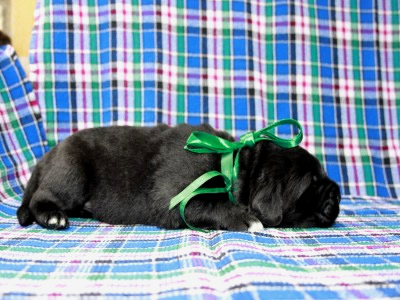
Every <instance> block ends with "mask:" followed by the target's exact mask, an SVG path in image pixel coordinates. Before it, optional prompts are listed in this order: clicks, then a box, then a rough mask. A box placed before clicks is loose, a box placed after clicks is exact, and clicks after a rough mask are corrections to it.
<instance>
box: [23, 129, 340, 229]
mask: <svg viewBox="0 0 400 300" xmlns="http://www.w3.org/2000/svg"><path fill="white" fill-rule="evenodd" d="M192 131H205V132H209V133H211V134H214V135H216V136H219V137H222V138H225V139H228V140H231V141H233V140H234V139H233V138H232V137H231V136H230V135H228V134H227V133H225V132H221V131H216V130H214V129H213V128H212V127H210V126H209V125H201V126H190V125H179V126H177V127H173V128H169V127H168V126H166V125H159V126H157V127H152V128H138V127H108V128H95V129H87V130H82V131H80V132H78V133H76V134H74V135H72V136H71V137H69V138H67V139H66V140H65V141H63V142H61V143H60V144H59V145H57V146H56V147H55V148H53V149H52V150H51V151H50V152H49V153H47V154H46V155H45V156H44V157H43V158H42V159H41V161H40V162H39V163H38V164H37V166H36V168H35V170H34V172H33V174H32V177H31V179H30V180H29V183H28V186H27V188H26V190H25V195H24V198H23V202H22V205H21V207H20V208H19V209H18V212H17V215H18V220H19V223H20V224H21V225H22V226H26V225H29V224H31V223H32V222H34V221H36V222H37V223H38V224H40V225H41V226H43V227H46V228H50V229H64V228H67V227H68V225H69V223H68V217H93V218H95V219H98V220H100V221H103V222H106V223H110V224H147V225H155V226H159V227H163V228H170V229H176V228H185V227H186V225H185V223H184V222H183V220H182V218H181V217H180V215H179V208H174V209H172V210H168V207H169V203H170V200H171V198H173V197H174V196H176V195H177V194H178V193H180V192H181V191H182V190H183V189H184V188H185V187H186V186H187V185H189V184H190V183H191V182H192V181H194V180H195V179H196V178H197V177H199V176H200V175H202V174H204V173H205V172H208V171H211V170H217V171H219V170H220V161H221V156H220V155H219V154H196V153H192V152H190V151H187V150H184V145H185V143H186V140H187V138H188V137H189V135H190V133H191V132H192ZM239 155H240V157H239V162H240V169H239V175H238V179H237V181H236V188H235V189H234V190H235V191H234V197H235V200H236V203H235V204H231V203H230V202H229V200H228V196H227V194H224V193H222V194H214V195H213V194H206V195H198V196H195V198H193V199H192V200H191V201H190V202H189V203H188V204H187V207H186V210H185V216H186V220H187V222H188V223H189V224H191V225H192V226H195V227H199V228H205V229H224V230H240V231H246V230H248V231H255V230H261V229H262V228H263V227H278V226H279V227H312V226H319V227H328V226H331V225H332V224H333V223H334V221H335V219H336V218H337V216H338V213H339V202H340V192H339V187H338V186H337V184H336V183H334V182H333V181H332V180H330V179H329V178H328V177H327V175H326V173H325V172H324V170H323V169H322V167H321V165H320V163H319V162H318V160H317V159H316V158H315V157H314V156H312V155H311V154H309V153H308V152H307V151H306V150H304V149H302V148H300V147H295V148H289V149H286V148H281V147H279V146H277V145H275V144H274V143H272V142H270V141H260V142H258V143H256V145H255V146H254V147H251V148H250V147H244V148H243V149H242V150H241V151H240V154H239ZM205 185H206V186H207V187H222V186H224V182H223V180H222V178H215V179H212V180H211V181H209V182H207V183H206V184H205Z"/></svg>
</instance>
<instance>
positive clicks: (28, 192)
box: [17, 167, 39, 226]
mask: <svg viewBox="0 0 400 300" xmlns="http://www.w3.org/2000/svg"><path fill="white" fill-rule="evenodd" d="M38 183H39V170H38V167H36V168H35V169H34V170H33V173H32V176H31V178H30V179H29V181H28V185H27V187H26V189H25V192H24V197H23V199H22V204H21V206H20V207H19V208H18V210H17V218H18V222H19V224H20V225H21V226H28V225H30V224H32V223H33V221H35V218H34V216H33V214H32V212H31V211H30V209H29V204H30V202H31V199H32V196H33V193H35V192H36V190H37V188H38Z"/></svg>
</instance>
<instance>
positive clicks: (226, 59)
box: [222, 1, 233, 132]
mask: <svg viewBox="0 0 400 300" xmlns="http://www.w3.org/2000/svg"><path fill="white" fill-rule="evenodd" d="M230 4H231V3H230V2H226V1H224V2H223V3H222V14H223V18H224V19H229V18H230V17H231V7H230ZM230 25H231V24H230V23H229V22H224V26H223V29H222V34H223V38H222V40H223V45H222V51H223V68H224V72H223V74H224V75H223V76H224V78H226V79H228V78H229V79H228V80H225V79H224V128H225V130H227V131H229V132H232V128H233V125H232V123H233V119H232V115H233V109H232V105H233V90H232V81H231V80H230V79H231V76H232V48H231V47H232V40H231V37H232V30H233V28H231V27H230Z"/></svg>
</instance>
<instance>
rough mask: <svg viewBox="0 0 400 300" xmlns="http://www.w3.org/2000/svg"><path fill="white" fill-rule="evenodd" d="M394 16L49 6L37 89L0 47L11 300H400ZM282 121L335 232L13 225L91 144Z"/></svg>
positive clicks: (4, 286)
mask: <svg viewBox="0 0 400 300" xmlns="http://www.w3.org/2000/svg"><path fill="white" fill-rule="evenodd" d="M399 6H400V2H399V1H398V0H381V1H371V0H363V1H353V0H329V1H328V0H309V1H305V0H301V1H294V0H275V1H256V0H252V1H244V0H237V1H195V0H190V1H182V0H165V1H161V0H140V1H139V0H78V1H72V0H39V1H38V4H37V9H36V12H35V28H34V31H33V34H32V42H31V74H30V76H31V77H30V79H31V82H32V83H31V82H30V81H29V80H27V78H26V75H25V73H24V71H23V70H22V68H21V65H20V63H19V61H18V59H17V57H16V54H15V52H14V50H13V48H12V47H11V46H3V47H0V129H1V132H0V180H1V182H0V296H2V297H4V298H24V297H31V296H36V297H37V298H40V299H42V298H64V297H87V298H96V299H97V298H113V297H118V296H136V297H143V298H202V299H203V298H210V299H214V298H236V299H246V298H249V299H253V298H255V299H265V298H271V299H337V298H341V299H351V298H358V299H360V298H370V299H377V298H379V299H382V298H389V297H400V234H399V233H400V201H399V199H398V198H399V194H400V126H399V121H400V7H399ZM286 117H291V118H296V119H298V120H299V121H300V123H301V124H302V125H303V127H304V133H305V139H304V141H303V144H302V146H303V147H305V148H307V149H308V150H309V151H311V152H312V153H314V154H315V155H316V156H317V157H318V158H319V159H320V160H321V162H322V163H323V165H324V167H325V168H326V170H327V172H328V174H329V175H330V176H331V177H332V178H333V179H334V180H336V181H337V182H338V183H339V185H340V188H341V190H342V193H343V194H344V195H345V196H344V197H343V200H342V204H341V213H340V216H339V218H338V220H337V223H336V224H335V225H334V226H333V227H332V228H329V229H320V228H311V229H265V230H264V231H262V232H256V233H238V232H224V231H213V232H210V233H199V232H194V231H191V230H176V231H167V230H160V229H159V228H156V227H149V226H141V225H137V226H131V227H129V226H128V227H127V226H110V225H107V224H102V223H99V222H97V221H93V220H85V219H73V220H72V222H71V227H70V228H69V229H68V230H66V231H49V230H44V229H42V228H40V227H39V226H37V225H32V226H29V227H27V228H21V227H20V226H19V225H18V222H17V220H16V216H15V212H16V209H17V207H18V206H19V204H20V201H21V197H22V194H23V186H24V185H25V184H26V182H27V180H28V179H29V176H30V172H31V170H32V168H33V166H34V165H35V163H36V162H37V160H38V159H39V158H40V157H42V156H43V154H44V153H45V152H46V151H47V150H48V148H51V147H53V146H54V145H55V144H56V143H58V142H59V141H61V140H63V139H64V138H66V137H67V136H69V135H70V134H72V133H73V132H75V131H77V130H79V129H83V128H87V127H95V126H108V125H112V124H119V125H124V124H129V125H142V126H151V125H154V124H157V123H160V122H164V123H167V124H170V125H174V124H177V123H181V122H189V123H192V124H198V123H201V122H207V123H210V124H211V125H213V126H214V127H216V128H219V129H225V130H228V131H229V132H231V133H232V134H233V135H234V136H239V135H241V134H243V133H245V132H247V131H248V130H253V129H260V128H262V127H265V126H266V125H267V124H268V123H270V122H272V121H275V120H279V119H282V118H286ZM279 133H280V134H281V135H283V136H285V135H288V134H290V133H291V129H290V128H283V129H282V130H280V131H279Z"/></svg>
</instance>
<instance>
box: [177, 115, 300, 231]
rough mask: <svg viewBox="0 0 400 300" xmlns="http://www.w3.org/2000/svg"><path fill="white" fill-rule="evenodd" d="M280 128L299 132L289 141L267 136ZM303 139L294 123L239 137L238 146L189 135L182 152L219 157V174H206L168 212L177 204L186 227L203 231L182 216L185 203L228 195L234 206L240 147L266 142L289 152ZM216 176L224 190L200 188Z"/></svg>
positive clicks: (204, 134) (282, 122) (212, 137)
mask: <svg viewBox="0 0 400 300" xmlns="http://www.w3.org/2000/svg"><path fill="white" fill-rule="evenodd" d="M281 125H294V126H295V127H297V128H298V130H299V132H298V134H297V135H296V136H295V137H293V138H291V139H284V138H280V137H278V136H276V135H275V134H273V133H272V132H270V131H271V130H272V129H274V128H276V127H278V126H281ZM302 139H303V129H302V127H301V125H300V123H299V122H298V121H296V120H294V119H283V120H280V121H277V122H275V123H272V124H271V125H269V126H267V127H265V128H264V129H261V130H258V131H254V132H248V133H246V134H244V135H242V136H241V137H240V140H239V141H238V142H231V141H228V140H226V139H223V138H221V137H218V136H215V135H212V134H209V133H207V132H201V131H194V132H192V133H191V135H190V136H189V138H188V139H187V142H186V145H185V148H184V149H185V150H188V151H191V152H194V153H218V154H221V155H222V157H221V173H220V172H218V171H209V172H206V173H204V174H203V175H201V176H200V177H198V178H197V179H196V180H194V181H193V182H192V183H191V184H189V185H188V186H187V187H186V188H185V189H184V190H183V191H182V192H180V193H179V194H178V195H176V196H175V197H173V198H172V199H171V201H170V207H169V209H170V210H171V209H173V208H174V207H175V206H176V205H177V204H179V203H180V215H181V218H182V219H183V220H184V222H185V223H186V225H187V226H188V227H189V228H191V229H195V230H199V231H204V230H201V229H198V228H195V227H193V226H191V225H190V224H188V223H187V222H186V219H185V212H184V211H185V206H186V203H187V202H188V201H189V200H190V199H192V198H193V197H194V196H196V195H200V194H206V193H228V197H229V200H230V201H231V202H232V203H234V202H235V199H234V197H233V193H232V189H233V186H234V183H235V181H236V179H237V176H238V174H239V154H240V150H241V149H242V148H243V147H245V146H247V147H254V146H255V144H256V143H257V142H259V141H262V140H269V141H271V142H273V143H274V144H276V145H278V146H281V147H284V148H292V147H296V146H298V145H299V144H300V143H301V140H302ZM236 150H237V153H236V158H235V160H233V155H234V152H235V151H236ZM216 176H222V177H223V178H224V183H225V188H201V186H202V185H203V184H204V183H205V182H207V181H208V180H210V179H212V178H214V177H216Z"/></svg>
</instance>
